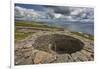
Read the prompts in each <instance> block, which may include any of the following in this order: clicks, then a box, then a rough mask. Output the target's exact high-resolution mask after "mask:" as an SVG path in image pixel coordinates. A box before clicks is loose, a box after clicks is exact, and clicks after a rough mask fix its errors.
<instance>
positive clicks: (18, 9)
mask: <svg viewBox="0 0 100 69" xmlns="http://www.w3.org/2000/svg"><path fill="white" fill-rule="evenodd" d="M15 19H19V20H66V21H87V22H93V20H94V9H93V8H86V7H69V6H47V5H31V4H15Z"/></svg>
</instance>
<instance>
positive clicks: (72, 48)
mask: <svg viewBox="0 0 100 69" xmlns="http://www.w3.org/2000/svg"><path fill="white" fill-rule="evenodd" d="M33 47H34V48H35V49H38V50H42V51H46V52H51V51H54V52H56V53H58V54H64V53H68V54H71V53H74V52H77V51H80V50H81V49H83V47H84V43H83V42H81V41H80V40H79V39H76V38H74V37H71V36H67V35H60V34H52V35H43V36H40V37H38V38H37V39H36V40H35V43H34V44H33Z"/></svg>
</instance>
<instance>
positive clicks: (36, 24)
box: [15, 21, 60, 29]
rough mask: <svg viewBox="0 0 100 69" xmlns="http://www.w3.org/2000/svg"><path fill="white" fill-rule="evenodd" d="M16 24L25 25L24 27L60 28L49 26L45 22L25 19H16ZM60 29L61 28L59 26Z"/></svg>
mask: <svg viewBox="0 0 100 69" xmlns="http://www.w3.org/2000/svg"><path fill="white" fill-rule="evenodd" d="M15 26H23V27H38V28H52V29H55V28H58V27H53V26H48V25H45V24H41V23H37V22H25V21H16V22H15ZM58 29H60V28H58Z"/></svg>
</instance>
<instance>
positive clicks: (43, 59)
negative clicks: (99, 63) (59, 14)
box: [14, 30, 94, 65]
mask: <svg viewBox="0 0 100 69" xmlns="http://www.w3.org/2000/svg"><path fill="white" fill-rule="evenodd" d="M33 31H34V30H33ZM51 34H60V35H68V36H71V37H74V38H77V39H79V40H80V41H82V42H83V43H84V47H83V48H82V49H81V50H79V51H76V52H73V53H62V54H58V53H56V52H54V51H52V50H51V52H46V51H43V50H39V49H37V48H35V47H34V43H36V42H35V40H36V39H37V38H38V37H40V36H43V35H51ZM43 40H44V39H43ZM49 45H50V44H48V48H49ZM14 48H15V49H14V51H15V56H14V57H15V65H29V64H44V63H63V62H82V61H93V60H94V43H93V40H90V39H86V38H83V37H81V36H78V35H76V34H73V33H71V32H69V31H67V30H64V31H36V30H35V33H34V34H33V35H31V36H30V37H27V38H26V39H23V40H19V41H15V47H14Z"/></svg>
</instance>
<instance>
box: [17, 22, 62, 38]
mask: <svg viewBox="0 0 100 69" xmlns="http://www.w3.org/2000/svg"><path fill="white" fill-rule="evenodd" d="M18 27H22V28H23V29H24V28H25V27H28V28H29V30H41V31H42V30H49V31H52V30H63V29H62V28H58V27H53V26H48V25H45V24H41V23H37V22H27V21H15V40H23V39H25V38H26V37H28V36H30V35H32V34H33V33H32V32H27V31H19V30H20V29H19V28H18ZM26 32H27V33H26Z"/></svg>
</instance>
